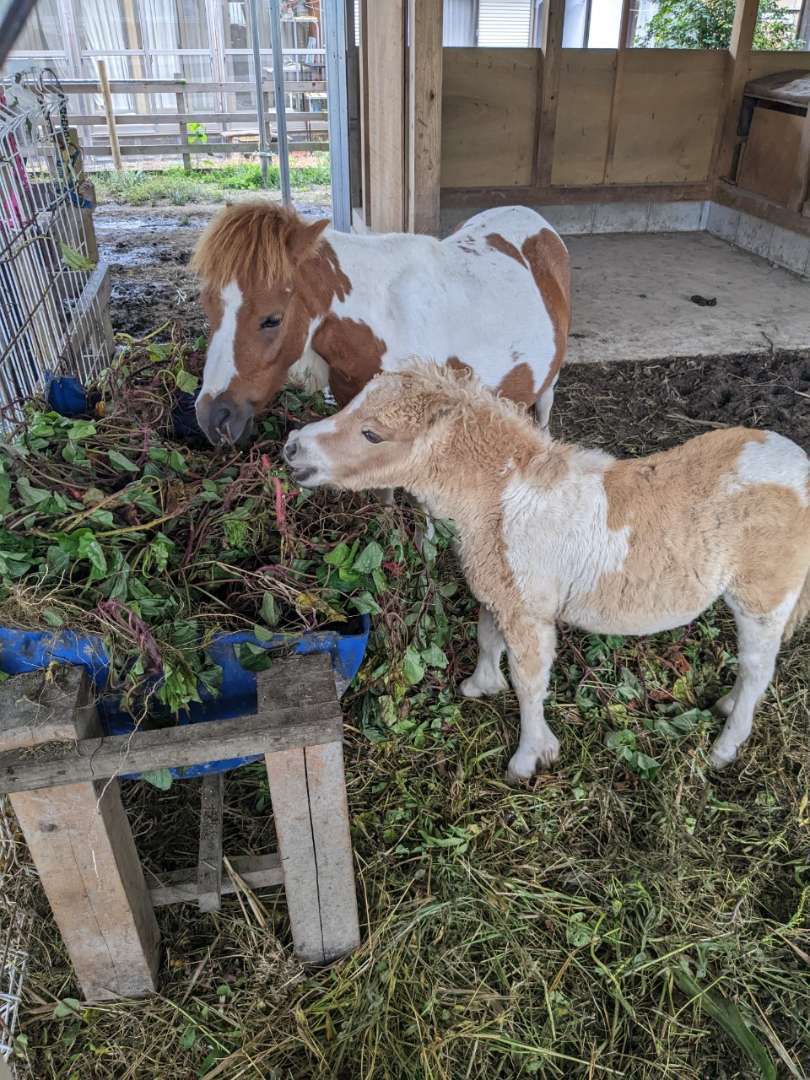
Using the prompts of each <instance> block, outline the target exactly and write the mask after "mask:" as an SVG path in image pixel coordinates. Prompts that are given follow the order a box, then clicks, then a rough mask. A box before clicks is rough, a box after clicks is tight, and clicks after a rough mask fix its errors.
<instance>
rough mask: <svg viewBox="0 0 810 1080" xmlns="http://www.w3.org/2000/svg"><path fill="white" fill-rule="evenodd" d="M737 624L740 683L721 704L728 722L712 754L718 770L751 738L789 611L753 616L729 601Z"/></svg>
mask: <svg viewBox="0 0 810 1080" xmlns="http://www.w3.org/2000/svg"><path fill="white" fill-rule="evenodd" d="M725 599H726V602H727V603H728V605H729V607H730V608H731V610H732V611H733V612H734V619H735V621H736V623H737V653H738V672H737V680H736V682H735V683H734V687H733V689H732V690H731V693H729V694H726V696H725V697H724V698H721V699H720V701H719V702H718V703H717V704H718V707H719V708H720V711H721V712H726V710H728V711H727V716H728V719H727V720H726V722H725V725H724V726H723V730H722V731H721V732H720V735H719V736H718V738H717V739H716V741H715V743H714V745H713V746H712V750H711V762H712V765H714V766H715V768H717V769H722V768H723V767H724V766H725V765H729V764H730V763H731V762H732V761H734V759H735V758H736V756H737V751H738V750H739V748H740V747H741V746H742V744H743V743H744V742H745V740H746V739H747V738H748V736H749V735H750V734H751V724H752V721H753V718H754V710H755V709H756V707H757V704H758V702H759V700H760V698H761V697H762V695H763V694H764V693H765V691H766V690H767V688H768V684H769V683H770V681H771V679H772V678H773V671H774V667H775V665H776V654H777V653H778V652H779V645H780V644H781V641H782V632H783V631H784V628H785V623H786V622H787V619H788V616H789V614H790V612H789V611H784V610H783V607H784V606H787V605H782V606H780V607H778V608H776V609H775V610H773V611H771V612H769V613H768V614H767V615H752V614H750V613H749V612H747V611H746V610H745V608H744V607H743V606H742V605H741V604H740V602H739V600H737V599H736V598H735V597H732V596H726V597H725Z"/></svg>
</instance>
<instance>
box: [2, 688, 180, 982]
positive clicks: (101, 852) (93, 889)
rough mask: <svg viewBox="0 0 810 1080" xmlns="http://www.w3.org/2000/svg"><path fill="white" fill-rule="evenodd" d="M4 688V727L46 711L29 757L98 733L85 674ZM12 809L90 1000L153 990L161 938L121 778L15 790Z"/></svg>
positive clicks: (35, 728) (37, 725)
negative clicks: (53, 742)
mask: <svg viewBox="0 0 810 1080" xmlns="http://www.w3.org/2000/svg"><path fill="white" fill-rule="evenodd" d="M37 684H38V685H37ZM2 690H3V695H2V710H3V720H4V721H7V720H8V719H9V715H11V717H13V716H14V714H15V713H17V714H18V716H29V715H30V706H31V703H32V702H33V703H34V704H35V705H38V706H39V707H40V708H41V709H42V713H43V716H42V720H41V722H37V721H36V720H35V721H34V723H33V725H32V728H31V735H32V739H33V740H34V742H33V743H32V746H33V747H34V749H33V750H31V749H29V750H28V751H27V754H28V756H29V757H31V758H33V759H34V760H36V759H37V756H38V753H39V750H40V747H41V746H43V745H46V744H47V741H48V739H49V736H50V735H51V734H52V733H54V732H59V733H60V734H61V733H62V732H63V731H64V730H65V728H69V727H71V726H72V727H73V731H72V738H73V739H74V740H76V739H79V738H83V737H84V736H86V735H89V734H95V733H96V731H97V730H98V727H99V724H98V719H97V717H96V714H95V709H94V708H93V707H92V703H91V699H90V694H89V683H88V680H87V679H86V677H85V676H84V673H83V672H82V671H81V670H80V669H76V668H73V669H65V668H62V669H56V671H55V672H42V671H40V672H34V673H32V674H31V675H28V676H18V677H15V678H12V679H9V680H8V682H7V683H6V684H5V685H4V686H3V688H2ZM15 695H16V700H15ZM60 714H61V715H60ZM5 726H6V728H7V730H12V729H14V728H15V727H16V728H17V730H18V732H19V730H20V724H19V723H17V724H14V723H13V722H12V723H8V724H6V725H5ZM11 805H12V807H13V809H14V812H15V814H16V815H17V821H18V822H19V825H20V828H21V829H22V832H23V835H24V836H25V840H26V843H27V844H28V849H29V851H30V853H31V858H32V859H33V861H34V864H35V866H36V869H37V874H38V875H39V879H40V881H41V882H42V887H43V889H44V890H45V894H46V896H47V897H48V901H49V903H50V905H51V909H52V911H53V915H54V918H55V920H56V923H57V925H58V926H59V930H60V932H61V934H62V939H63V940H64V942H65V945H66V947H67V950H68V953H69V954H70V959H71V961H72V963H73V967H74V969H75V972H76V977H77V979H78V981H79V985H80V986H81V988H82V992H83V994H84V995H85V997H87V998H88V999H90V1000H102V999H110V998H117V997H123V996H126V997H141V996H143V995H145V994H151V993H153V992H154V991H155V989H156V974H157V968H158V963H159V944H160V933H159V931H158V926H157V922H156V921H155V915H154V911H153V910H152V904H151V901H150V898H149V892H148V890H147V888H146V884H145V882H144V878H143V871H142V870H141V864H140V861H139V859H138V854H137V851H136V850H135V842H134V840H133V838H132V832H131V830H130V827H129V822H128V821H127V816H126V812H125V811H124V808H123V805H122V803H121V795H120V791H119V786H118V783H117V781H115V780H112V781H109V782H108V783H105V784H101V783H91V782H83V783H77V784H69V785H67V786H65V787H58V788H52V789H50V790H44V791H17V792H14V793H13V794H12V795H11Z"/></svg>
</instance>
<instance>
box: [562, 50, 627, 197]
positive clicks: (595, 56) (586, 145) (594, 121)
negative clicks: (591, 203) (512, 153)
mask: <svg viewBox="0 0 810 1080" xmlns="http://www.w3.org/2000/svg"><path fill="white" fill-rule="evenodd" d="M615 66H616V50H615V49H565V50H564V51H563V59H562V64H561V66H560V87H559V103H558V105H557V125H556V133H555V144H554V168H553V170H552V174H551V183H552V184H555V185H568V184H572V185H582V184H600V183H601V182H602V177H603V175H604V170H605V155H606V152H607V137H608V124H609V122H610V101H611V94H612V92H613V81H614V74H615Z"/></svg>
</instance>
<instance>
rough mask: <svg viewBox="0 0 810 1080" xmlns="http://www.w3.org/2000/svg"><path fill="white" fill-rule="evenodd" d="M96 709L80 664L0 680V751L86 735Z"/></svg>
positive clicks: (64, 740)
mask: <svg viewBox="0 0 810 1080" xmlns="http://www.w3.org/2000/svg"><path fill="white" fill-rule="evenodd" d="M88 709H89V712H88ZM77 710H80V712H79V713H77ZM93 712H94V710H93V707H92V704H90V689H89V686H88V683H87V680H86V678H85V676H84V672H83V670H82V669H81V668H75V667H60V668H57V669H56V670H55V671H54V672H52V674H51V677H50V678H47V677H46V676H45V674H44V673H43V672H42V671H28V672H26V673H25V674H24V675H15V676H14V677H13V678H11V679H7V680H6V682H4V683H0V752H2V753H6V752H7V751H9V750H20V749H22V748H23V747H31V746H38V745H40V744H41V743H49V742H67V741H70V740H73V739H75V738H76V737H77V734H78V737H79V738H86V737H87V735H89V734H90V730H91V723H90V718H91V717H92V714H93Z"/></svg>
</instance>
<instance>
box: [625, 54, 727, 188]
mask: <svg viewBox="0 0 810 1080" xmlns="http://www.w3.org/2000/svg"><path fill="white" fill-rule="evenodd" d="M622 64H623V66H622V72H623V75H622V82H621V89H620V94H619V98H618V100H617V103H616V112H615V113H614V119H615V120H616V139H615V143H614V152H613V156H612V160H611V165H610V169H609V172H608V176H607V180H608V182H609V183H620V184H632V183H674V182H683V183H690V182H691V183H695V182H698V181H701V180H705V179H708V178H709V176H710V175H711V165H712V154H713V150H714V145H715V134H716V131H717V125H718V119H719V112H720V103H721V101H722V91H723V84H724V79H725V57H724V54H723V53H722V52H721V51H719V50H697V49H672V50H668V49H628V50H626V54H625V56H624V57H623V60H622Z"/></svg>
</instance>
